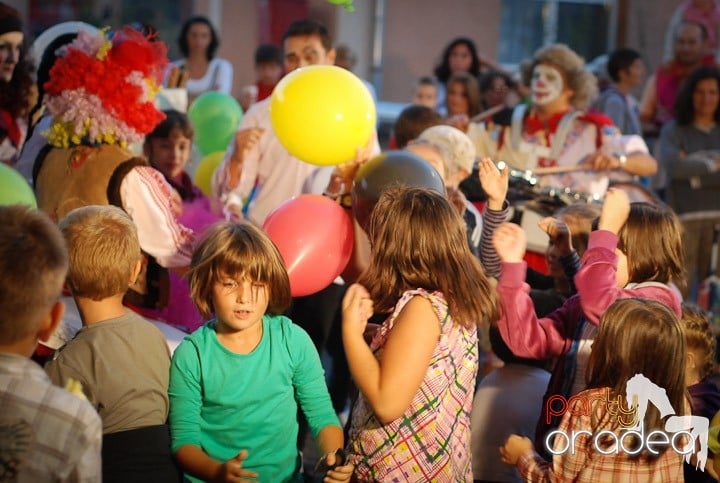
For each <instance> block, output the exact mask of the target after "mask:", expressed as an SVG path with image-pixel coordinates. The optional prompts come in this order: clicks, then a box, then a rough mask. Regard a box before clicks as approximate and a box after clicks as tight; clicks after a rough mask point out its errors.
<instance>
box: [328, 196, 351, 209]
mask: <svg viewBox="0 0 720 483" xmlns="http://www.w3.org/2000/svg"><path fill="white" fill-rule="evenodd" d="M323 196H327V197H328V198H330V199H332V200H334V201H336V202H337V203H338V204H339V205H340V206H342V207H343V208H352V196H351V195H350V193H337V194H333V193H328V192H325V193H323Z"/></svg>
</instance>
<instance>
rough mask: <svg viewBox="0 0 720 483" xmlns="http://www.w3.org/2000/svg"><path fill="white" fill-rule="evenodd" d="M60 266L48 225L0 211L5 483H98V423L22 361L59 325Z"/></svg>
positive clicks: (0, 422)
mask: <svg viewBox="0 0 720 483" xmlns="http://www.w3.org/2000/svg"><path fill="white" fill-rule="evenodd" d="M67 268H68V257H67V252H66V249H65V242H64V241H63V238H62V235H61V234H60V232H59V230H58V229H57V227H56V226H55V224H54V223H53V222H52V221H51V220H50V219H49V218H48V217H47V216H46V215H44V214H43V213H41V212H39V211H37V210H33V209H31V208H29V207H26V206H19V205H18V206H0V314H2V317H1V318H0V408H2V410H0V433H1V434H2V439H1V440H0V446H1V451H0V452H1V453H2V459H3V463H4V467H3V469H4V472H5V473H4V476H5V477H8V481H19V482H32V481H100V447H101V425H100V418H99V417H98V415H97V413H96V412H95V410H94V409H93V408H92V406H91V405H90V404H88V403H87V401H84V400H82V399H81V398H79V397H77V396H74V395H72V394H70V393H69V392H67V391H65V390H64V389H61V388H59V387H55V386H53V385H52V384H51V382H50V381H49V380H48V377H47V376H46V375H45V373H44V372H43V371H42V369H41V368H40V367H39V366H38V365H37V364H35V363H34V362H33V361H31V360H30V356H31V355H32V353H33V351H34V350H35V346H36V345H37V342H38V340H41V341H46V340H47V339H48V338H49V337H50V335H51V334H52V333H53V332H54V330H55V328H56V327H57V326H58V324H59V323H60V320H61V319H62V316H63V313H64V309H65V307H64V305H63V304H62V302H60V301H59V297H60V294H61V292H62V285H63V282H64V280H65V274H66V273H67Z"/></svg>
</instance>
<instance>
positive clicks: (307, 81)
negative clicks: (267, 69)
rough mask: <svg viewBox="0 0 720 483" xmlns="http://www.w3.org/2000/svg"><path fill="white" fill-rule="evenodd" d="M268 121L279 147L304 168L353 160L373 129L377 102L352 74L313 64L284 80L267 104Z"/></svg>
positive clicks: (292, 73) (330, 66)
mask: <svg viewBox="0 0 720 483" xmlns="http://www.w3.org/2000/svg"><path fill="white" fill-rule="evenodd" d="M270 118H271V120H272V126H273V130H274V131H275V134H276V135H277V137H278V139H279V140H280V143H281V144H282V145H283V146H284V147H285V149H287V150H288V152H289V153H290V154H292V155H293V156H295V157H296V158H298V159H300V160H302V161H305V162H307V163H311V164H316V165H320V166H332V165H337V164H342V163H346V162H348V161H352V160H353V159H354V158H355V154H356V150H357V149H358V148H362V147H364V146H366V145H367V143H368V141H369V140H370V137H371V136H372V133H373V132H374V130H375V118H376V114H375V102H374V101H373V97H372V94H370V91H369V90H368V89H367V87H365V84H363V81H362V80H360V78H358V77H357V76H355V74H353V73H352V72H349V71H347V70H345V69H342V68H340V67H335V66H332V65H312V66H309V67H303V68H301V69H297V70H295V71H293V72H291V73H289V74H288V75H286V76H285V77H284V78H283V79H282V80H281V81H280V82H279V83H278V85H277V86H275V89H274V91H273V94H272V98H271V99H270Z"/></svg>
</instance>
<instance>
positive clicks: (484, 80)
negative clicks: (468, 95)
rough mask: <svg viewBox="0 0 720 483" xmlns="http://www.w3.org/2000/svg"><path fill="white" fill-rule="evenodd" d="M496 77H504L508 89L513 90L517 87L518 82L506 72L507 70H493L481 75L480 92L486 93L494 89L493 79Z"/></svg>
mask: <svg viewBox="0 0 720 483" xmlns="http://www.w3.org/2000/svg"><path fill="white" fill-rule="evenodd" d="M495 79H502V80H503V81H504V82H505V85H506V86H507V87H508V89H511V90H512V89H515V88H516V87H517V83H516V82H515V81H514V80H513V78H512V77H510V75H508V74H506V73H505V72H500V71H499V70H491V71H489V72H486V73H485V74H483V75H481V76H480V80H479V86H480V93H485V92H487V91H489V90H490V89H492V85H493V81H494V80H495Z"/></svg>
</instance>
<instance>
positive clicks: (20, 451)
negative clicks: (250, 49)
mask: <svg viewBox="0 0 720 483" xmlns="http://www.w3.org/2000/svg"><path fill="white" fill-rule="evenodd" d="M718 12H720V4H716V3H715V2H713V1H706V0H687V1H686V2H683V3H682V4H681V5H680V6H679V7H678V10H677V12H676V14H675V15H674V16H673V20H672V29H671V32H670V39H671V41H670V43H669V45H671V46H672V48H671V54H670V56H669V57H668V59H667V60H665V63H664V64H662V65H661V66H660V67H659V68H658V69H657V71H656V72H655V73H654V74H652V75H651V77H650V78H649V79H648V80H647V81H646V82H645V85H644V89H643V93H642V99H641V100H640V101H637V100H635V98H634V97H633V94H634V92H635V91H636V90H637V89H639V88H640V87H641V86H642V85H643V77H644V60H643V57H642V55H641V54H640V53H638V52H637V51H635V50H632V49H629V48H620V49H617V50H615V51H613V52H610V53H609V55H608V60H607V63H606V71H607V72H606V74H607V76H608V78H609V83H607V85H605V86H604V87H603V88H602V89H600V88H599V83H598V78H597V75H596V73H592V72H590V71H589V70H588V69H587V67H586V65H585V63H584V60H583V59H582V58H581V57H580V56H579V55H578V54H577V53H576V52H574V51H573V50H572V48H571V46H567V45H562V44H552V45H547V46H544V47H541V48H538V49H537V51H536V52H535V53H534V54H533V56H532V58H530V59H528V60H527V61H526V62H524V63H523V64H522V66H521V67H522V68H521V71H520V72H518V73H517V74H516V73H513V72H507V71H505V70H504V69H503V67H502V66H501V65H500V64H499V63H497V62H495V61H493V60H492V59H489V58H487V57H485V56H483V55H481V53H480V52H479V50H478V49H477V47H476V46H475V44H474V42H473V41H472V40H471V39H469V38H466V37H459V38H457V39H455V40H453V41H451V42H450V43H449V44H448V45H447V47H446V48H445V49H444V51H443V52H442V54H441V56H440V62H439V63H438V65H437V67H436V68H435V69H434V71H433V72H432V75H427V76H423V77H422V78H420V79H419V80H418V82H417V83H416V85H415V92H414V95H413V100H412V104H411V105H409V106H408V107H407V108H405V109H404V110H403V111H402V112H401V113H400V115H399V117H398V119H397V120H396V122H395V125H394V129H393V138H392V140H391V144H392V146H393V148H394V149H397V150H398V151H401V152H402V153H403V155H404V156H407V157H409V159H411V161H412V162H417V163H420V164H421V165H422V166H423V169H428V170H430V171H429V172H431V173H432V174H433V176H434V177H435V178H436V179H439V180H440V181H438V183H439V187H440V189H439V190H438V188H437V187H436V186H435V185H433V186H423V185H412V184H411V185H408V183H405V180H403V179H402V178H399V179H397V180H396V181H397V183H394V184H393V183H388V185H387V187H385V188H384V189H383V191H382V193H380V194H379V198H378V199H377V200H376V203H375V204H374V206H373V207H372V209H371V211H370V212H368V213H362V216H360V215H361V214H360V213H359V212H358V211H357V206H354V203H353V202H354V201H355V200H354V198H353V197H354V196H355V192H354V191H353V182H354V180H355V179H356V177H357V176H359V174H358V173H362V172H363V171H362V170H363V166H365V165H366V163H367V162H368V161H369V160H371V159H372V158H375V157H376V156H377V155H378V154H380V153H381V146H380V143H379V141H378V138H377V136H371V137H370V139H368V140H367V143H366V145H364V146H357V154H356V157H355V159H354V160H352V161H349V162H346V163H341V164H338V165H337V166H324V167H318V166H316V165H313V164H309V163H306V162H304V161H303V160H301V159H298V158H297V157H295V156H294V155H293V154H291V153H290V152H288V150H287V149H286V148H285V147H284V146H283V144H282V142H281V140H280V139H279V137H278V135H277V134H276V133H275V131H274V129H273V124H272V120H271V112H270V105H271V100H272V98H271V94H272V91H273V88H274V86H275V85H276V84H277V83H278V82H279V80H280V79H281V77H282V76H283V74H284V73H289V72H292V71H294V70H295V69H298V68H302V67H306V66H310V65H339V66H342V67H343V68H346V69H348V70H352V68H353V65H354V57H353V53H352V51H351V50H350V49H349V48H348V47H347V46H342V48H338V49H336V48H335V46H334V44H333V41H332V39H331V37H330V35H329V33H328V30H327V28H326V27H325V26H324V25H323V24H321V23H319V22H317V21H315V20H310V19H303V20H296V21H294V22H292V23H291V24H290V25H289V26H288V28H287V29H286V31H285V33H284V35H283V37H282V41H281V45H279V46H275V45H270V44H265V45H260V46H259V47H258V48H257V50H256V55H255V69H256V74H257V83H256V84H255V85H252V86H248V87H247V88H243V92H242V93H241V95H240V96H239V97H240V99H239V101H240V103H241V104H242V105H243V108H244V109H246V113H245V115H244V117H243V118H242V120H241V122H240V124H239V126H238V129H237V132H236V134H235V135H234V137H233V138H232V140H231V141H230V144H229V145H228V147H227V150H226V151H225V153H224V155H223V158H222V160H221V161H220V162H219V165H218V166H217V168H216V169H215V170H214V172H213V174H212V182H211V186H210V187H209V188H210V189H209V190H206V191H203V190H201V189H200V188H199V187H198V186H197V185H196V184H195V183H194V180H193V177H192V176H191V174H189V173H188V163H189V161H190V158H191V151H192V146H193V141H194V138H195V129H194V126H193V125H192V122H191V120H190V119H189V117H188V115H187V114H186V112H185V111H186V110H187V108H188V105H191V104H192V102H193V101H194V99H196V98H197V97H198V96H200V95H201V94H202V93H203V92H207V91H219V92H223V93H225V94H230V93H231V86H232V77H233V66H232V64H231V63H230V62H228V61H227V60H224V59H221V58H218V57H217V56H216V54H217V48H218V46H219V42H220V40H219V37H218V35H217V33H216V31H215V29H214V27H213V25H212V24H211V23H210V22H209V21H208V19H206V18H204V17H192V18H190V19H189V20H188V21H187V22H186V23H185V25H184V26H183V28H182V29H181V34H180V38H179V45H180V47H181V51H182V54H183V59H181V60H179V61H176V62H174V63H170V62H169V61H168V59H167V47H166V45H165V43H163V42H162V41H161V40H160V39H158V38H157V36H156V35H155V34H153V33H152V32H147V31H142V30H138V29H136V28H132V27H130V26H126V27H123V28H121V29H117V30H115V31H112V32H108V31H107V30H102V29H97V28H95V27H92V26H90V25H87V24H82V23H79V22H77V23H73V24H72V25H68V26H67V27H68V29H69V30H68V31H62V32H59V33H58V35H57V37H56V38H53V39H49V40H48V39H44V42H45V43H44V44H43V45H46V48H45V51H44V52H43V53H42V56H41V58H42V62H41V63H40V64H39V66H38V70H37V71H36V72H35V71H34V70H33V66H32V65H31V62H30V56H29V54H28V51H27V49H26V47H25V44H26V42H24V31H23V24H22V21H21V17H20V15H19V14H18V12H17V11H15V10H14V9H12V8H11V7H9V6H7V5H5V4H4V3H0V67H1V68H0V136H1V137H0V140H1V141H2V142H1V143H0V157H1V158H2V162H3V163H5V164H7V165H8V166H11V167H13V169H17V170H18V172H20V173H21V174H22V176H23V177H24V178H25V179H27V180H28V183H29V184H30V185H31V186H32V189H33V190H34V193H35V196H36V199H37V209H36V208H34V207H28V206H22V205H18V204H14V203H9V204H8V205H7V206H4V205H0V310H2V312H3V314H4V315H3V318H2V321H0V360H1V361H2V364H0V402H1V403H2V404H1V407H2V408H3V411H2V414H0V430H1V432H2V433H3V441H1V442H0V463H1V465H0V466H1V471H0V480H4V479H8V480H9V481H21V482H25V481H28V482H30V481H107V482H125V481H153V482H178V481H218V482H230V481H234V482H238V481H239V482H245V481H262V482H290V481H303V480H304V481H325V482H343V481H417V482H425V481H437V482H458V481H464V482H470V481H475V482H479V483H482V482H506V481H509V482H515V481H648V482H649V481H683V479H684V480H685V481H715V480H717V479H718V471H720V465H718V467H717V468H716V467H715V465H714V464H713V457H714V454H713V453H712V451H711V450H712V449H713V445H712V444H711V445H710V446H711V447H710V450H709V449H708V433H709V432H710V433H712V432H713V431H711V429H712V428H711V427H710V426H711V425H712V424H713V423H711V421H712V420H713V418H714V417H715V416H716V414H720V390H719V389H718V387H717V386H716V385H715V382H714V379H715V376H716V368H715V367H716V360H715V340H716V339H715V327H714V326H713V324H712V322H711V314H709V313H708V312H707V311H704V310H702V309H700V308H699V307H697V306H696V305H695V304H693V303H692V301H690V300H683V295H682V290H683V289H684V288H685V284H686V283H687V281H686V277H685V268H686V267H685V261H684V258H685V249H684V246H683V227H682V223H681V221H680V217H679V216H678V213H684V212H689V211H698V210H705V209H709V208H713V207H714V206H715V205H718V201H717V200H718V199H719V198H718V197H717V196H716V193H715V191H716V190H715V188H716V186H717V184H714V183H716V181H715V177H716V176H717V168H718V166H720V162H719V161H718V160H720V154H718V153H720V134H719V133H720V131H718V122H720V118H719V117H718V116H720V114H719V113H718V112H719V109H718V105H719V104H720V70H719V68H718V66H717V64H716V57H715V51H716V49H717V48H718V47H717V43H718V40H717V39H718V36H717V32H718V31H719V30H718V29H719V28H720V27H719V26H720V13H718ZM712 19H714V20H715V23H712V22H711V20H712ZM89 72H91V73H92V74H91V75H90V74H88V73H89ZM33 75H35V76H36V79H37V82H38V84H37V85H34V84H33ZM158 91H159V92H160V93H162V92H163V91H165V92H170V91H175V94H177V93H178V92H179V93H180V96H179V97H178V96H175V95H174V94H173V95H169V96H167V97H165V98H164V100H165V101H166V102H169V103H170V106H164V105H163V106H162V109H161V106H160V105H159V104H158V103H157V102H156V101H155V99H154V96H155V94H156V93H157V92H158ZM170 107H172V108H170ZM376 159H377V158H376ZM343 161H346V160H343ZM518 182H522V183H523V184H522V186H523V187H524V188H523V189H524V193H525V194H527V193H528V192H532V195H533V196H535V197H536V198H533V199H534V200H543V201H544V202H546V203H547V202H548V201H552V202H554V203H555V205H553V206H551V207H548V206H547V205H545V206H540V204H536V205H533V204H532V203H527V202H526V201H527V200H523V201H524V202H523V203H518V202H517V200H516V199H515V198H514V195H515V194H516V193H515V191H514V189H515V188H516V187H517V186H518V184H517V183H518ZM443 186H444V189H442V188H443ZM307 193H313V194H318V195H320V194H322V195H324V196H325V197H327V198H330V199H332V200H333V201H336V202H337V203H338V204H339V205H340V206H341V207H342V208H343V209H344V211H345V213H346V215H347V216H348V217H349V219H350V220H352V223H353V236H354V247H353V251H352V254H351V256H350V261H349V262H348V265H347V267H346V268H345V270H344V271H343V272H342V274H341V276H340V277H338V278H337V279H336V280H335V281H334V282H333V283H332V284H330V285H329V286H328V287H326V288H325V289H323V290H320V291H319V292H317V293H314V294H311V295H307V296H302V297H293V296H292V295H291V280H290V277H289V275H288V270H287V267H286V261H284V260H283V256H282V255H281V253H280V251H279V249H278V248H277V246H276V245H275V243H273V240H272V239H271V237H270V236H269V235H268V234H267V233H266V232H265V231H264V230H263V228H262V227H263V224H264V222H265V221H266V220H267V219H268V217H269V216H270V215H271V213H273V211H274V210H275V209H276V208H278V207H279V206H280V205H281V204H282V203H283V202H285V201H286V200H288V199H291V198H293V197H296V196H298V195H301V194H307ZM718 206H720V205H718ZM533 252H534V253H535V256H538V253H540V254H541V255H540V256H541V258H543V259H544V263H543V264H539V265H538V264H534V263H530V262H531V260H533V259H532V256H533ZM68 313H69V314H71V315H72V314H74V315H75V316H76V318H77V319H79V320H80V321H81V323H82V327H76V328H72V327H70V326H69V324H68V315H67V314H68ZM147 319H151V320H153V321H155V324H153V323H150V322H149V321H148V320H147ZM158 321H161V322H160V323H161V324H166V325H169V326H173V327H175V329H178V330H179V331H181V332H180V333H181V334H182V337H181V338H182V340H181V341H180V340H177V341H176V343H175V344H174V345H169V344H168V339H167V333H166V332H164V331H161V330H159V329H158V325H157V322H158ZM59 334H60V335H59ZM57 338H61V339H62V343H61V344H59V345H60V346H59V347H57V346H54V345H53V344H50V343H49V341H50V340H51V339H57ZM53 349H57V350H54V351H53ZM715 424H716V425H718V424H717V422H715ZM709 430H710V431H709ZM648 435H649V436H648ZM653 435H655V436H658V435H659V438H655V439H652V437H653ZM310 436H312V440H313V441H314V443H315V447H316V451H317V453H318V454H319V458H318V461H317V464H316V465H312V464H310V465H308V464H307V461H306V459H307V453H308V447H307V444H306V443H307V440H309V439H310ZM713 437H714V438H717V434H716V432H715V436H713ZM711 439H712V438H711ZM716 446H717V445H716ZM303 451H304V452H305V455H303Z"/></svg>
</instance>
